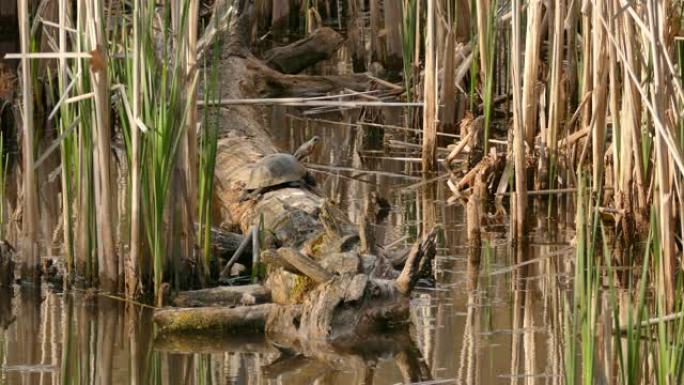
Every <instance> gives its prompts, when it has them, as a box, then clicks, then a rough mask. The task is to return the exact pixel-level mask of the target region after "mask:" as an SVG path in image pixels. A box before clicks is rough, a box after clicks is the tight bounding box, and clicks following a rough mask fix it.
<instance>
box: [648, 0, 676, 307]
mask: <svg viewBox="0 0 684 385" xmlns="http://www.w3.org/2000/svg"><path fill="white" fill-rule="evenodd" d="M658 3H659V2H656V1H655V0H649V1H647V14H648V22H649V26H650V32H651V38H650V39H649V43H650V54H651V59H652V66H653V87H652V88H651V100H652V103H653V115H654V119H655V120H657V121H661V122H665V121H666V119H665V116H666V110H667V99H666V98H667V95H666V94H665V91H666V88H667V86H666V84H665V76H664V73H663V65H664V63H663V56H664V55H665V53H664V52H663V48H662V46H661V45H660V44H659V43H658V40H657V39H658V36H662V35H663V34H664V33H665V30H666V28H667V21H666V20H665V17H666V15H664V14H663V9H662V8H661V7H662V4H658ZM656 124H657V123H656ZM664 128H665V129H666V130H670V129H671V128H670V127H668V126H665V127H664ZM670 132H672V131H670ZM663 136H664V135H663V133H662V132H661V131H660V130H656V134H655V159H656V161H655V172H656V183H657V186H658V188H657V190H656V191H657V196H656V202H657V204H658V209H659V210H658V211H657V212H658V216H657V217H658V227H659V233H660V249H661V255H660V257H661V263H660V272H659V274H660V276H661V280H660V282H662V283H663V285H664V293H663V294H664V295H665V305H666V308H667V311H672V309H673V308H674V304H675V302H674V300H675V298H674V296H675V289H674V284H675V283H674V278H675V277H674V271H675V259H674V253H675V247H674V246H675V245H674V241H675V240H674V236H673V235H674V234H673V230H674V224H673V221H672V217H671V215H672V185H671V178H670V157H669V156H668V155H669V154H668V150H667V146H666V144H665V138H664V137H663Z"/></svg>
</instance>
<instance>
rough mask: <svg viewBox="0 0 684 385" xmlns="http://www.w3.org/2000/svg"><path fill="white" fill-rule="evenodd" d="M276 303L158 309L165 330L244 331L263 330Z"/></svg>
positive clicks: (157, 321) (157, 317) (170, 331)
mask: <svg viewBox="0 0 684 385" xmlns="http://www.w3.org/2000/svg"><path fill="white" fill-rule="evenodd" d="M275 306H276V305H274V304H263V305H256V306H241V307H234V308H220V307H199V308H166V309H160V310H156V311H155V312H154V322H155V323H156V324H157V325H158V326H159V327H160V331H161V332H162V333H173V332H178V331H194V332H208V331H212V332H222V333H244V332H254V333H257V332H263V331H264V327H265V325H266V318H267V316H268V315H269V314H270V313H271V312H272V311H273V309H274V307H275Z"/></svg>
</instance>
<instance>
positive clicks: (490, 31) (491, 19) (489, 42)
mask: <svg viewBox="0 0 684 385" xmlns="http://www.w3.org/2000/svg"><path fill="white" fill-rule="evenodd" d="M498 5H499V1H498V0H495V1H494V2H493V4H491V8H489V12H488V15H486V18H487V24H486V25H487V27H486V28H487V29H486V34H485V36H486V38H485V44H486V46H485V50H484V52H485V57H484V58H483V59H482V60H484V61H485V62H486V63H487V66H486V67H485V68H483V71H485V78H484V96H483V99H482V103H483V104H484V153H485V154H487V153H488V152H489V138H490V136H491V129H490V126H491V121H492V108H493V107H494V103H493V92H494V58H495V51H494V50H495V47H496V36H495V35H496V9H497V8H498ZM478 11H479V10H478ZM480 41H482V40H480ZM480 52H483V51H482V50H480Z"/></svg>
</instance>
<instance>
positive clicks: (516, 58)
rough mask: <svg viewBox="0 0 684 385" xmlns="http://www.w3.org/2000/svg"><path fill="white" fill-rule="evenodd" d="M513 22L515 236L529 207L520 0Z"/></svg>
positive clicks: (516, 0) (515, 1) (521, 233)
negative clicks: (521, 73) (522, 91)
mask: <svg viewBox="0 0 684 385" xmlns="http://www.w3.org/2000/svg"><path fill="white" fill-rule="evenodd" d="M512 7H513V9H512V23H511V29H512V33H511V43H512V44H511V81H512V87H513V89H512V90H511V92H512V93H513V156H514V162H515V202H514V204H515V214H516V216H515V228H516V229H515V234H516V235H515V236H516V238H517V239H522V238H523V237H524V234H525V215H526V209H527V175H526V174H527V166H526V165H527V162H526V156H525V145H524V138H525V129H524V126H523V121H522V119H523V112H522V105H521V102H522V95H521V89H522V87H521V85H520V53H521V52H522V51H521V47H520V12H521V10H520V0H513V5H512Z"/></svg>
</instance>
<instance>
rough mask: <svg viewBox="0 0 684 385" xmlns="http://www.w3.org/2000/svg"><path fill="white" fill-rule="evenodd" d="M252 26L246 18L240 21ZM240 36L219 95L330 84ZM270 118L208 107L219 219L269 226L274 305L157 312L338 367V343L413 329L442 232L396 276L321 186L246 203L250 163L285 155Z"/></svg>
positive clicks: (266, 255)
mask: <svg viewBox="0 0 684 385" xmlns="http://www.w3.org/2000/svg"><path fill="white" fill-rule="evenodd" d="M245 3H247V2H245ZM248 20H249V17H248V16H247V15H246V14H244V13H242V14H240V16H239V17H237V18H235V21H234V22H235V23H237V24H240V23H245V22H248ZM241 31H243V32H244V31H249V28H247V27H245V26H244V25H238V26H234V27H233V28H231V35H230V36H228V37H227V39H224V40H223V41H222V44H223V48H222V50H221V52H223V57H222V58H221V60H220V61H219V63H218V64H217V66H218V71H219V73H220V74H221V76H220V79H221V80H220V81H221V82H222V83H223V84H224V85H223V86H220V87H218V88H219V89H220V90H221V95H220V98H221V99H245V98H255V97H259V96H263V95H273V93H279V92H284V90H283V89H282V88H280V87H281V86H282V85H283V84H284V83H282V82H271V81H269V80H266V81H264V79H269V78H271V79H281V80H282V79H297V80H296V84H295V85H293V86H292V88H296V87H297V86H298V85H299V84H306V81H313V82H314V83H316V82H320V80H321V79H323V78H324V77H314V76H305V75H284V74H281V73H279V72H277V71H274V70H272V69H270V68H268V67H267V66H266V65H264V64H263V63H262V62H260V61H259V60H257V59H256V58H254V57H252V56H251V55H249V54H245V52H246V51H247V50H245V49H244V47H243V46H241V45H242V44H243V43H244V42H245V41H247V38H246V37H245V36H244V34H243V35H242V36H241V34H240V32H241ZM292 76H296V78H295V77H292ZM300 80H301V82H300ZM307 87H308V85H307ZM292 88H290V90H291V89H292ZM285 92H289V91H288V90H285ZM326 92H327V91H326ZM267 112H268V111H267V110H265V109H264V108H263V107H259V106H255V105H235V106H228V107H222V108H218V109H212V110H211V113H212V114H218V116H217V117H216V118H217V121H219V122H221V123H220V124H221V125H222V127H221V130H222V133H221V139H220V140H219V143H218V152H217V160H216V179H217V188H216V191H215V193H216V200H215V201H216V202H218V206H219V207H220V212H221V214H222V218H220V220H221V222H222V223H223V224H225V225H227V226H228V227H230V228H240V229H241V230H242V231H243V233H246V232H247V231H249V229H252V228H254V227H255V226H257V227H259V228H261V229H263V231H262V232H261V237H260V238H262V239H263V242H262V244H260V248H261V250H263V251H262V253H261V260H262V261H263V262H264V263H265V264H266V280H265V282H264V286H265V287H266V289H268V290H270V292H271V297H272V300H273V303H272V304H263V305H256V306H240V307H235V308H206V307H204V308H183V309H164V310H158V311H156V314H155V322H156V323H157V324H158V325H159V326H160V327H161V329H162V331H163V332H164V333H166V332H170V331H181V330H192V331H195V330H220V331H227V332H230V331H235V330H242V329H245V328H246V329H251V330H257V331H259V330H263V331H264V332H265V333H266V336H267V337H268V338H269V339H270V340H272V341H274V342H276V343H277V344H278V346H279V347H287V348H288V349H291V350H293V351H295V352H298V353H301V354H304V355H306V356H309V357H315V358H316V359H318V360H321V361H324V362H330V363H334V362H337V361H339V360H343V359H344V358H341V356H340V355H339V353H336V352H335V349H336V347H340V348H341V347H344V349H345V350H346V351H353V347H352V346H351V345H350V343H349V341H356V343H358V344H363V343H364V341H365V340H366V338H365V337H366V336H369V335H372V334H374V333H377V332H384V331H387V330H397V329H399V330H405V329H406V327H407V326H409V325H410V322H409V316H410V312H409V309H410V301H409V299H410V293H411V291H412V290H413V288H414V287H415V285H416V282H417V277H419V276H420V275H421V272H424V270H426V269H427V268H428V267H429V266H430V265H431V263H430V260H431V258H432V257H434V250H435V247H434V242H435V232H434V231H433V232H431V233H430V234H428V235H426V236H425V237H423V238H422V239H420V240H419V241H418V242H417V245H416V246H414V248H413V249H412V250H411V252H410V253H409V255H408V257H407V259H406V260H407V263H406V264H405V265H403V268H402V271H401V272H398V271H396V270H394V269H393V268H392V266H391V265H390V264H389V262H388V261H387V260H386V259H385V258H384V257H382V256H381V255H378V256H374V255H370V254H366V253H361V252H360V237H359V234H358V231H357V226H356V225H355V224H353V223H352V222H351V221H350V220H349V218H348V217H347V216H346V214H345V213H343V212H341V211H340V210H339V209H338V208H336V207H335V206H333V205H331V204H330V203H329V202H327V201H326V199H325V198H323V197H321V196H320V195H318V194H317V193H316V192H315V191H314V189H307V188H298V187H291V186H281V188H274V189H269V190H268V191H264V192H263V193H262V194H259V196H257V197H255V198H254V199H251V200H243V199H241V197H243V196H244V195H243V194H244V191H245V187H246V186H247V184H248V181H249V177H250V171H251V170H252V168H253V165H254V164H255V163H256V162H257V161H259V160H260V159H261V158H263V157H264V156H266V155H268V154H273V153H277V152H278V149H277V148H276V147H275V146H274V144H273V143H272V142H271V135H270V134H269V132H268V131H267V130H266V128H265V127H268V126H269V125H268V122H267V121H265V117H266V116H269V114H268V113H267ZM283 250H288V251H286V252H284V253H283V252H282V251H283ZM396 277H399V278H397V279H395V278H396ZM421 378H423V379H425V378H424V377H423V376H421Z"/></svg>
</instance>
